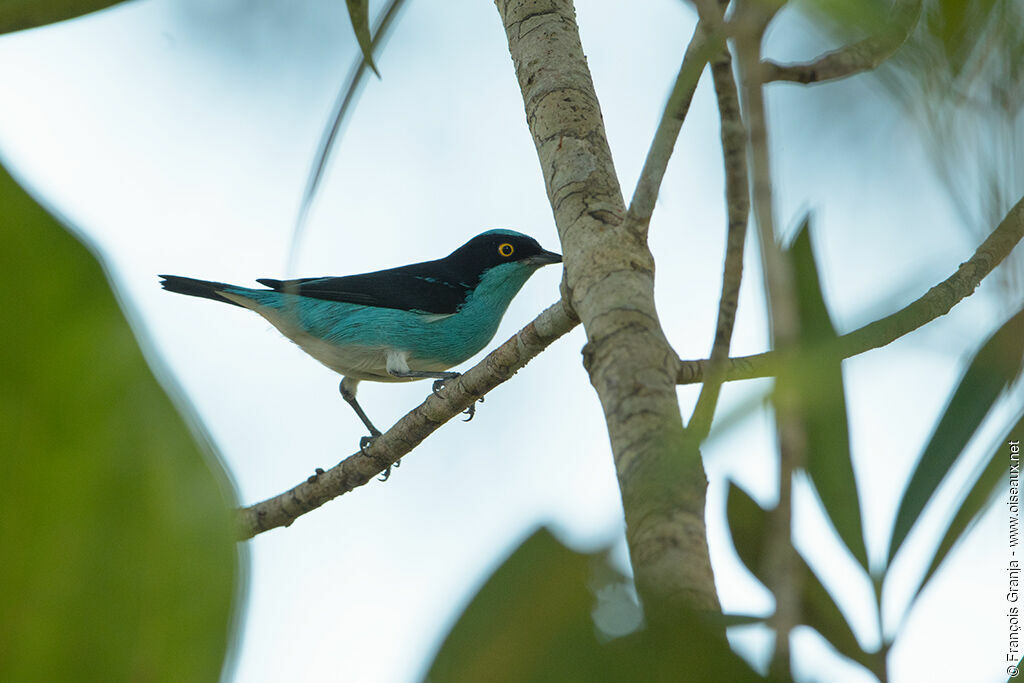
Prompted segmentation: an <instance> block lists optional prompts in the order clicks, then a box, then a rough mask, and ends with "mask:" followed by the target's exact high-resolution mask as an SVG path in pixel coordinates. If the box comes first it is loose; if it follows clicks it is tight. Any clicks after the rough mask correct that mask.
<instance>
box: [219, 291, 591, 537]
mask: <svg viewBox="0 0 1024 683" xmlns="http://www.w3.org/2000/svg"><path fill="white" fill-rule="evenodd" d="M578 322H579V321H578V320H577V319H576V317H575V316H574V315H572V313H571V311H570V310H569V309H568V308H567V307H566V306H565V304H564V303H563V302H562V301H559V302H557V303H555V304H553V305H552V306H549V307H548V308H547V309H546V310H544V311H543V312H542V313H541V314H540V315H538V316H537V317H536V318H534V320H533V321H532V322H530V323H529V324H528V325H526V327H524V328H523V329H521V330H520V331H519V332H517V333H516V334H515V335H514V336H513V337H512V338H511V339H509V340H508V341H506V342H505V343H504V344H502V345H501V346H499V347H498V348H496V349H495V350H494V351H492V352H491V353H489V354H488V355H487V357H486V358H484V359H483V360H482V361H480V362H479V363H477V364H476V365H474V366H473V367H472V368H470V369H469V370H467V371H466V372H465V373H464V374H463V375H462V376H461V377H459V378H458V380H456V381H454V382H451V383H450V384H448V385H446V386H445V388H444V390H443V391H442V392H441V395H440V396H436V395H434V394H431V395H430V396H427V399H426V400H425V401H423V403H421V404H420V405H419V406H417V407H416V408H415V409H413V410H412V411H410V412H409V413H408V414H406V415H405V416H404V417H403V418H402V419H401V420H399V421H398V422H396V423H395V425H394V426H393V427H391V429H389V430H387V431H386V432H384V434H382V435H381V436H380V437H378V438H377V439H376V440H375V441H374V442H373V443H372V444H370V446H368V447H367V455H363V454H362V453H360V452H356V453H354V454H352V455H350V456H349V457H347V458H345V459H344V460H342V461H341V462H340V463H338V464H337V465H335V466H334V467H332V468H331V469H329V470H327V471H320V470H318V472H317V474H315V475H313V476H311V477H310V478H309V479H308V480H306V481H305V482H303V483H301V484H299V485H298V486H295V487H294V488H292V489H290V490H288V491H285V492H284V493H281V494H279V495H277V496H274V497H273V498H268V499H267V500H264V501H262V502H260V503H256V504H255V505H252V506H250V507H247V508H242V509H240V510H239V511H238V530H239V531H238V534H239V539H240V540H245V539H248V538H252V537H253V536H255V535H256V534H259V533H262V532H264V531H268V530H270V529H274V528H276V527H281V526H289V525H290V524H291V523H292V522H294V521H295V520H296V519H298V518H299V517H300V516H302V515H304V514H306V513H307V512H309V511H311V510H315V509H316V508H318V507H320V506H321V505H323V504H324V503H326V502H327V501H329V500H331V499H333V498H337V497H338V496H340V495H341V494H343V493H347V492H349V491H351V490H352V489H354V488H357V487H359V486H362V485H363V484H365V483H367V482H368V481H370V480H371V479H373V478H374V477H376V476H377V475H378V474H380V473H381V472H383V471H384V470H385V469H387V468H388V467H390V466H391V465H394V464H395V462H397V461H398V459H399V458H401V457H403V456H404V455H406V454H407V453H409V452H410V451H411V450H412V449H413V448H415V447H416V446H418V445H419V444H420V442H421V441H423V440H424V439H425V438H427V437H428V436H430V434H432V433H433V432H434V431H435V430H437V428H438V427H440V426H441V425H443V424H444V423H445V422H447V421H449V420H451V419H452V418H453V417H455V416H456V415H458V414H460V413H461V412H462V411H463V410H465V409H466V408H468V407H469V406H471V405H473V403H474V402H475V401H476V400H477V399H479V398H480V397H481V396H484V395H485V394H487V392H489V391H490V390H491V389H493V388H495V387H496V386H498V385H499V384H501V383H503V382H505V381H506V380H508V379H509V378H511V377H512V375H514V374H515V373H516V372H517V371H518V370H519V369H520V368H522V367H523V366H524V365H526V364H527V363H528V362H530V360H532V359H533V358H534V357H535V356H537V355H538V354H539V353H540V352H541V351H543V350H544V349H546V348H547V347H548V345H549V344H551V342H553V341H555V340H556V339H558V338H559V337H561V336H562V335H564V334H565V333H566V332H568V331H569V330H571V329H572V328H573V327H575V326H576V325H577V323H578Z"/></svg>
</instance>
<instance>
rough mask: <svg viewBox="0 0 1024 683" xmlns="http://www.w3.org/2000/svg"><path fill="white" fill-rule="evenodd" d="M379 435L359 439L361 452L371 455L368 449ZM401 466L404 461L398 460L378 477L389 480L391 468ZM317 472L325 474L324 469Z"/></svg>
mask: <svg viewBox="0 0 1024 683" xmlns="http://www.w3.org/2000/svg"><path fill="white" fill-rule="evenodd" d="M378 436H380V432H377V433H376V434H370V435H369V436H364V437H362V438H361V439H359V452H360V453H362V454H363V455H365V456H366V457H370V454H369V453H367V452H366V449H367V448H369V447H370V444H372V443H373V442H374V441H376V440H377V437H378ZM401 466H402V461H401V460H396V461H395V462H394V464H393V465H388V468H387V469H386V470H384V471H383V472H381V473H380V477H378V479H379V480H380V481H387V480H388V477H390V476H391V468H392V467H401ZM317 474H323V470H318V471H317Z"/></svg>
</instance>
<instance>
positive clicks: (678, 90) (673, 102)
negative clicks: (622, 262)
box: [626, 23, 725, 234]
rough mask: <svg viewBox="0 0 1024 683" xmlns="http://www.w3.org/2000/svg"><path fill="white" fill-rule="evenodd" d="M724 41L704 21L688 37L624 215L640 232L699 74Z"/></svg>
mask: <svg viewBox="0 0 1024 683" xmlns="http://www.w3.org/2000/svg"><path fill="white" fill-rule="evenodd" d="M724 41H725V32H724V31H723V30H718V31H713V32H711V33H710V34H709V32H708V31H707V30H705V27H704V24H703V23H698V24H697V27H696V28H695V29H694V30H693V37H692V38H690V43H689V45H688V46H687V48H686V53H685V54H684V55H683V63H682V64H681V65H680V66H679V74H678V75H677V76H676V82H675V85H674V86H673V87H672V94H671V95H669V98H668V102H666V103H665V109H664V111H663V112H662V114H661V121H660V122H659V123H658V128H657V130H656V131H655V132H654V138H653V139H652V140H651V146H650V148H649V149H648V150H647V158H646V159H645V160H644V167H643V170H642V171H641V172H640V177H639V179H637V183H636V189H635V190H633V199H632V200H631V201H630V203H629V211H628V212H627V214H626V220H627V221H628V222H629V224H630V226H631V227H632V229H634V230H636V231H637V232H638V233H639V234H646V232H647V228H648V226H649V225H650V223H651V214H653V213H654V205H655V203H656V202H657V200H658V192H659V191H660V189H661V181H662V180H663V179H664V177H665V170H666V169H667V168H668V162H669V159H671V158H672V150H673V149H674V148H675V144H676V140H677V139H678V138H679V131H680V130H681V129H682V127H683V120H684V119H685V118H686V113H687V111H689V109H690V101H691V100H692V99H693V92H694V90H696V89H697V83H698V82H699V81H700V76H701V74H702V73H704V67H705V65H707V63H708V60H709V59H710V58H711V57H712V56H714V55H715V54H716V53H717V52H720V51H721V49H722V46H723V45H724Z"/></svg>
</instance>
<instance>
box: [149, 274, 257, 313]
mask: <svg viewBox="0 0 1024 683" xmlns="http://www.w3.org/2000/svg"><path fill="white" fill-rule="evenodd" d="M157 277H160V278H163V279H162V280H161V281H160V284H162V285H163V286H164V289H166V290H167V291H168V292H175V293H177V294H187V295H189V296H199V297H202V298H204V299H213V300H214V301H220V302H221V303H225V304H231V305H232V306H238V305H239V304H236V303H235V302H234V301H232V300H231V299H225V298H224V297H223V296H221V294H220V290H222V289H228V288H229V287H231V285H226V284H224V283H223V282H210V281H209V280H195V279H193V278H190V277H181V276H180V275H158V276H157Z"/></svg>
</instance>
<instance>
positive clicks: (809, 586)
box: [798, 553, 870, 666]
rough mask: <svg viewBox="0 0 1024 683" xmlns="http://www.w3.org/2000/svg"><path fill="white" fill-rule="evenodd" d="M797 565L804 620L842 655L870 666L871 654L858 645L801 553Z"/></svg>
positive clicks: (837, 608) (851, 631)
mask: <svg viewBox="0 0 1024 683" xmlns="http://www.w3.org/2000/svg"><path fill="white" fill-rule="evenodd" d="M798 555H799V553H798ZM800 567H801V570H802V572H803V577H802V578H803V583H802V585H803V600H802V605H803V609H804V623H806V624H807V625H808V626H810V627H811V628H813V629H814V630H815V631H817V632H818V633H820V634H821V635H822V637H824V638H825V640H827V641H828V642H830V643H832V645H833V646H834V647H835V648H836V650H837V651H839V652H840V653H841V654H843V655H844V656H846V657H849V658H850V659H852V660H853V661H855V662H860V663H861V664H863V665H864V666H870V665H869V663H868V662H869V659H870V656H869V655H868V654H867V653H865V652H864V650H863V649H861V646H860V643H858V642H857V637H856V636H854V635H853V630H852V629H851V628H850V625H849V624H848V623H847V621H846V618H845V617H844V616H843V613H842V612H841V611H840V610H839V607H838V606H837V605H836V603H835V601H834V600H833V599H832V596H831V595H829V592H828V590H827V589H826V588H825V586H824V585H823V584H822V583H821V580H820V579H818V576H817V575H816V574H815V573H814V571H813V570H812V569H811V568H810V567H809V566H807V563H806V562H805V561H804V559H803V557H800Z"/></svg>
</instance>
